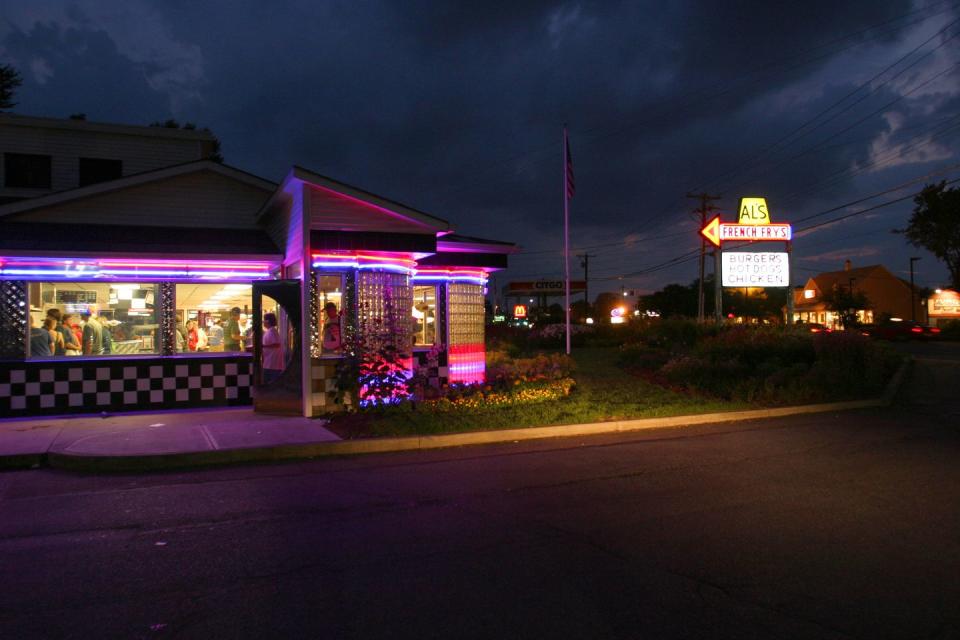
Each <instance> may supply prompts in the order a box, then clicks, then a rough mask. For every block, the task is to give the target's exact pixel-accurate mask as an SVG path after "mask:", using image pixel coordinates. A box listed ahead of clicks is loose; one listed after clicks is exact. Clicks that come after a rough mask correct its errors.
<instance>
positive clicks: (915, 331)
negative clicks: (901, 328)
mask: <svg viewBox="0 0 960 640" xmlns="http://www.w3.org/2000/svg"><path fill="white" fill-rule="evenodd" d="M910 331H912V332H914V333H923V329H921V328H920V327H910Z"/></svg>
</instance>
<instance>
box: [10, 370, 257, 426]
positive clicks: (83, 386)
mask: <svg viewBox="0 0 960 640" xmlns="http://www.w3.org/2000/svg"><path fill="white" fill-rule="evenodd" d="M251 382H252V362H251V360H250V358H249V357H219V358H215V357H210V358H202V357H201V358H193V357H190V358H169V357H168V358H147V359H139V358H138V359H126V358H124V359H119V358H118V359H115V360H83V361H77V362H75V363H74V362H69V361H63V360H59V361H56V362H52V361H51V362H42V361H35V362H0V417H14V416H34V415H50V414H61V413H89V412H99V411H132V410H139V409H175V408H180V407H204V406H223V405H244V404H250V402H251V399H250V398H251V396H250V386H251Z"/></svg>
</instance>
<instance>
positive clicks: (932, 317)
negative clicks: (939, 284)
mask: <svg viewBox="0 0 960 640" xmlns="http://www.w3.org/2000/svg"><path fill="white" fill-rule="evenodd" d="M927 318H929V323H930V324H932V325H937V326H939V325H941V324H944V323H946V322H949V321H951V320H960V293H957V292H956V291H953V290H952V289H937V290H936V292H934V294H933V295H932V296H930V297H929V298H928V299H927Z"/></svg>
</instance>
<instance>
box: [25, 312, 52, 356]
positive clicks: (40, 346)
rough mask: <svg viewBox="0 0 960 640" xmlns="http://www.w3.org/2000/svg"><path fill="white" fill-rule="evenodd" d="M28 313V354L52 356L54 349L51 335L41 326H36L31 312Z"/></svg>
mask: <svg viewBox="0 0 960 640" xmlns="http://www.w3.org/2000/svg"><path fill="white" fill-rule="evenodd" d="M28 315H29V316H30V356H31V357H33V358H42V357H45V356H52V355H53V350H54V344H53V337H52V336H51V335H50V332H49V331H47V330H46V329H44V328H43V327H38V326H36V321H35V320H34V319H33V314H32V313H31V314H28Z"/></svg>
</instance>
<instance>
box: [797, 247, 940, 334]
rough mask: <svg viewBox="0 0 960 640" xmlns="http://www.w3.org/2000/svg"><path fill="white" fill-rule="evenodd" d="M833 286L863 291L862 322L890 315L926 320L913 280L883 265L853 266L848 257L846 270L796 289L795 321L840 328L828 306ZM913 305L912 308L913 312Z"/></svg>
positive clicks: (821, 276)
mask: <svg viewBox="0 0 960 640" xmlns="http://www.w3.org/2000/svg"><path fill="white" fill-rule="evenodd" d="M834 289H839V290H843V291H852V292H854V293H862V294H863V295H864V296H865V297H866V299H867V302H868V304H867V307H866V308H865V309H858V310H857V320H859V321H860V322H861V323H863V324H870V323H874V322H881V321H883V320H884V319H887V318H900V319H902V320H910V319H911V318H913V317H915V318H916V319H917V320H918V321H923V320H924V318H925V315H924V302H923V299H922V296H921V295H920V293H919V291H918V290H916V289H914V290H911V288H910V283H909V282H908V281H906V280H904V279H903V278H898V277H897V276H895V275H893V274H892V273H891V272H890V271H889V270H888V269H887V268H886V267H884V266H883V265H880V264H875V265H870V266H866V267H857V268H854V267H853V265H852V264H851V262H850V261H849V260H847V261H846V262H845V263H844V268H843V270H840V271H826V272H824V273H819V274H817V275H815V276H812V277H811V278H809V279H808V280H807V282H806V284H804V286H803V287H802V288H800V287H798V288H796V289H794V291H793V320H794V322H808V323H814V324H822V325H825V326H827V327H831V328H840V318H839V316H838V315H837V314H836V313H834V312H833V311H831V310H830V309H829V308H828V305H827V303H826V302H825V301H824V294H825V293H827V292H830V291H832V290H834ZM911 306H912V311H911Z"/></svg>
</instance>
